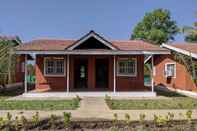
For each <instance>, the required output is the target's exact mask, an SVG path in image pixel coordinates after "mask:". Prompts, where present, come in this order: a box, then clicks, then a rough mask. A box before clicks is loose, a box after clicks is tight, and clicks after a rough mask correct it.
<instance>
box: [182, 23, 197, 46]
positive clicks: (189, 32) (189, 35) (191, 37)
mask: <svg viewBox="0 0 197 131" xmlns="http://www.w3.org/2000/svg"><path fill="white" fill-rule="evenodd" d="M183 33H184V34H186V36H185V41H187V42H197V22H194V23H193V26H185V27H183Z"/></svg>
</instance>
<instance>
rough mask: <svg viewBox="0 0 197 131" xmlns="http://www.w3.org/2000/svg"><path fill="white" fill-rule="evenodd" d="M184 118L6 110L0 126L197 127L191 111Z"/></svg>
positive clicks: (181, 130) (161, 130) (79, 130)
mask: <svg viewBox="0 0 197 131" xmlns="http://www.w3.org/2000/svg"><path fill="white" fill-rule="evenodd" d="M180 115H182V117H184V120H174V114H173V113H170V112H169V113H168V114H167V115H166V116H160V115H159V116H157V115H154V120H152V121H147V120H146V116H145V114H140V115H139V121H132V116H130V115H129V114H125V119H124V120H119V118H118V115H117V114H113V119H112V120H94V121H93V120H91V121H88V120H77V119H73V118H72V114H71V113H69V112H63V114H62V116H55V115H53V114H51V115H50V116H49V117H48V118H46V119H41V118H40V114H39V112H35V114H33V115H32V118H31V119H27V118H26V117H25V116H24V115H23V114H21V115H20V116H16V117H15V118H13V116H12V115H11V113H9V112H7V114H6V115H5V117H1V118H0V130H2V131H10V130H12V131H18V130H32V131H39V130H51V131H62V130H64V131H87V130H94V131H97V130H99V131H100V130H102V131H196V130H197V120H192V111H191V110H188V111H186V112H185V114H180Z"/></svg>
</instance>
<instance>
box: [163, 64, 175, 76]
mask: <svg viewBox="0 0 197 131" xmlns="http://www.w3.org/2000/svg"><path fill="white" fill-rule="evenodd" d="M172 64H173V65H174V76H173V77H172V78H176V62H167V63H165V67H164V73H165V72H166V71H167V65H172ZM164 75H165V77H166V78H167V75H166V73H165V74H164Z"/></svg>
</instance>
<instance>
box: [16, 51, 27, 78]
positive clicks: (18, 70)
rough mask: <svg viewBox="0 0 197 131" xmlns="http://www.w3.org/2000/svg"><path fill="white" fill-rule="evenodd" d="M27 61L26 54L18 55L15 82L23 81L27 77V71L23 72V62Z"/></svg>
mask: <svg viewBox="0 0 197 131" xmlns="http://www.w3.org/2000/svg"><path fill="white" fill-rule="evenodd" d="M24 61H25V56H24V55H20V56H17V63H16V71H15V82H23V81H24V79H25V73H24V72H22V62H24Z"/></svg>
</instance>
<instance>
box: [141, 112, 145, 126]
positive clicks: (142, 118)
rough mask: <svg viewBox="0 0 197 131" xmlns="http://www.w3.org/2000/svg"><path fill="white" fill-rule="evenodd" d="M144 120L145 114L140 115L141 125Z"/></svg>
mask: <svg viewBox="0 0 197 131" xmlns="http://www.w3.org/2000/svg"><path fill="white" fill-rule="evenodd" d="M145 118H146V115H145V114H140V123H141V124H143V125H144V123H145Z"/></svg>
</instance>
